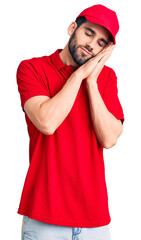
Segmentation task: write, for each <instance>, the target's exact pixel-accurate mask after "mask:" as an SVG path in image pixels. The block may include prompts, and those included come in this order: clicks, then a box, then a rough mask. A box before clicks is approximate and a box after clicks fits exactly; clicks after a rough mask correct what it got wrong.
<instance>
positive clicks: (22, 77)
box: [16, 59, 49, 111]
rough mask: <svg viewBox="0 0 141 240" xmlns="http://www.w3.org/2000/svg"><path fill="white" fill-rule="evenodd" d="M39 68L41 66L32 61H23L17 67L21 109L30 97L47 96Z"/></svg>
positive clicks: (45, 84)
mask: <svg viewBox="0 0 141 240" xmlns="http://www.w3.org/2000/svg"><path fill="white" fill-rule="evenodd" d="M40 68H41V66H40V65H39V64H38V63H37V62H36V61H35V60H34V59H31V60H24V61H22V62H21V63H20V64H19V66H18V69H17V74H16V78H17V84H18V91H19V93H20V98H21V106H22V109H23V108H24V104H25V102H26V101H27V100H28V99H29V98H31V97H34V96H39V95H44V96H49V91H48V87H47V83H46V82H45V80H46V79H43V77H42V76H41V74H40ZM23 111H24V109H23Z"/></svg>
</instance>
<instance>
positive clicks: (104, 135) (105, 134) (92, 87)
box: [87, 82, 122, 148]
mask: <svg viewBox="0 0 141 240" xmlns="http://www.w3.org/2000/svg"><path fill="white" fill-rule="evenodd" d="M87 90H88V96H89V104H90V112H91V118H92V122H93V126H94V131H95V133H96V136H97V138H98V140H99V142H100V144H101V145H102V146H103V147H105V148H110V147H112V146H113V145H115V144H116V142H117V139H118V137H119V136H120V135H121V132H122V123H121V121H120V120H117V119H116V118H115V117H114V116H113V115H112V114H111V113H110V112H109V111H108V109H107V108H106V106H105V104H104V101H103V99H102V97H101V95H100V93H99V90H98V87H97V83H96V82H87Z"/></svg>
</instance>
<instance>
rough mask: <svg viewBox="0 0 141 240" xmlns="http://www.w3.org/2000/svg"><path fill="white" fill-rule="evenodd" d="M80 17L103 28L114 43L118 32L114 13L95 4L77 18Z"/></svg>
mask: <svg viewBox="0 0 141 240" xmlns="http://www.w3.org/2000/svg"><path fill="white" fill-rule="evenodd" d="M81 16H85V18H86V19H87V20H88V21H89V22H92V23H96V24H99V25H101V26H103V27H105V28H106V29H107V30H108V31H109V32H110V33H111V34H112V36H113V43H114V44H115V43H116V40H115V37H116V34H117V32H118V30H119V22H118V18H117V15H116V12H115V11H113V10H111V9H109V8H107V7H105V6H103V5H101V4H97V5H93V6H91V7H89V8H86V9H84V10H83V11H82V12H81V13H80V14H79V15H78V17H77V18H79V17H81ZM77 18H76V19H77Z"/></svg>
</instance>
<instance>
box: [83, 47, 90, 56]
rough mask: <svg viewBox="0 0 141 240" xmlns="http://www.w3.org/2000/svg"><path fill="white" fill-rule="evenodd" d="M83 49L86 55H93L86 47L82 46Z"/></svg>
mask: <svg viewBox="0 0 141 240" xmlns="http://www.w3.org/2000/svg"><path fill="white" fill-rule="evenodd" d="M81 50H82V51H83V52H84V53H85V54H86V55H90V56H91V55H92V54H91V53H90V52H89V51H88V50H86V49H85V48H82V47H81Z"/></svg>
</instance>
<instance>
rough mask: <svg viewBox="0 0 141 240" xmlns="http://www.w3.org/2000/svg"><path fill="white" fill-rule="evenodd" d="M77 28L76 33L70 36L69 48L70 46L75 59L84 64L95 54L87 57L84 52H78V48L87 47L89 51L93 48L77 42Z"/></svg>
mask: <svg viewBox="0 0 141 240" xmlns="http://www.w3.org/2000/svg"><path fill="white" fill-rule="evenodd" d="M75 33H76V30H75V31H74V33H73V34H72V36H71V37H70V40H69V43H68V48H69V52H70V54H71V56H72V58H73V60H74V61H75V62H76V63H77V64H78V65H83V64H84V63H86V62H87V61H88V60H90V59H91V58H93V57H94V55H93V54H92V55H91V57H87V56H86V55H85V54H84V53H81V55H80V54H78V48H81V47H83V48H85V49H87V51H89V52H90V53H91V50H90V49H89V48H88V46H81V45H78V44H77V40H76V34H75Z"/></svg>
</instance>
